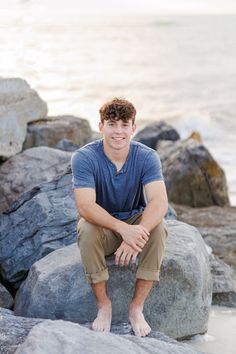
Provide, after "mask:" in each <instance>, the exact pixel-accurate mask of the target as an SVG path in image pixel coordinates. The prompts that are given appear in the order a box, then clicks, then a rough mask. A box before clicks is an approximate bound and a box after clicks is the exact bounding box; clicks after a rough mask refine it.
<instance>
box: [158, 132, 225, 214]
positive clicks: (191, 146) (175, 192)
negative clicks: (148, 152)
mask: <svg viewBox="0 0 236 354" xmlns="http://www.w3.org/2000/svg"><path fill="white" fill-rule="evenodd" d="M157 150H158V153H159V155H160V158H161V161H162V167H163V174H164V177H165V183H166V188H167V193H168V197H169V200H170V201H171V202H174V203H176V204H184V205H189V206H193V207H204V206H210V205H219V206H228V205H229V196H228V187H227V182H226V178H225V174H224V171H223V170H222V168H221V167H220V166H219V165H218V163H217V162H216V161H215V160H214V158H213V157H212V155H211V154H210V153H209V151H208V150H207V149H206V148H205V147H204V146H203V145H202V144H201V143H199V142H198V141H196V140H195V139H186V140H182V141H180V140H178V141H175V142H172V141H159V143H158V149H157Z"/></svg>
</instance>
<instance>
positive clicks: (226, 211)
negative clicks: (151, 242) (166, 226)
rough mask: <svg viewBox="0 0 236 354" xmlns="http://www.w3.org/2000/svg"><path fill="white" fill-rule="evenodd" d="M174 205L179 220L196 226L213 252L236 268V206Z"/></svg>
mask: <svg viewBox="0 0 236 354" xmlns="http://www.w3.org/2000/svg"><path fill="white" fill-rule="evenodd" d="M173 206H174V209H175V211H176V212H177V218H178V220H181V221H184V222H186V223H188V224H191V225H193V226H195V227H196V228H197V229H198V230H199V231H200V233H201V235H202V236H203V238H204V240H205V242H206V243H207V244H208V245H209V246H210V247H211V248H212V251H213V253H214V254H215V255H217V256H218V257H219V258H221V259H222V260H224V262H225V263H227V264H229V265H231V266H233V267H234V268H235V269H236V207H222V208H221V207H217V206H211V207H205V208H190V207H188V206H183V205H177V204H174V205H173Z"/></svg>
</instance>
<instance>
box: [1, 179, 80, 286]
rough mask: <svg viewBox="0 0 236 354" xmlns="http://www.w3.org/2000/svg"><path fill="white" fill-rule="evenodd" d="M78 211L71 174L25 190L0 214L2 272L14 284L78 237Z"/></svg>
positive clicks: (16, 284)
mask: <svg viewBox="0 0 236 354" xmlns="http://www.w3.org/2000/svg"><path fill="white" fill-rule="evenodd" d="M76 221H77V212H76V206H75V200H74V197H73V194H72V186H71V174H69V173H65V174H63V175H61V176H60V177H58V178H56V179H54V180H53V181H50V182H47V183H43V184H41V185H40V186H37V187H35V188H33V189H32V190H31V191H29V192H26V193H24V194H23V195H22V196H21V197H20V198H19V199H18V200H17V202H15V203H14V204H13V205H12V206H11V208H10V209H9V210H8V211H7V212H5V213H3V214H0V264H1V266H0V272H1V275H2V277H3V278H4V279H5V280H7V281H8V282H10V283H11V284H12V285H13V286H14V287H18V286H19V284H20V282H21V281H22V280H23V279H24V278H25V277H26V275H27V272H28V270H29V269H30V267H31V265H32V264H33V263H34V262H36V261H37V260H39V259H41V258H42V257H44V256H45V255H47V254H48V253H50V252H52V251H54V250H56V249H57V248H60V247H62V246H65V245H69V244H71V243H73V242H74V241H75V239H76V235H77V233H76Z"/></svg>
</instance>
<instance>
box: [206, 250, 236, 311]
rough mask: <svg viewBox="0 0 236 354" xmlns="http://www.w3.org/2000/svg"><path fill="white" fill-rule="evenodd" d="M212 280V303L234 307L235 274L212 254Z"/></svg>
mask: <svg viewBox="0 0 236 354" xmlns="http://www.w3.org/2000/svg"><path fill="white" fill-rule="evenodd" d="M210 264H211V274H212V280H213V296H212V304H213V305H219V306H227V307H236V274H235V272H234V271H233V269H232V268H231V267H230V266H229V265H227V264H226V263H224V262H223V261H222V260H220V259H217V258H216V257H214V256H212V257H211V259H210Z"/></svg>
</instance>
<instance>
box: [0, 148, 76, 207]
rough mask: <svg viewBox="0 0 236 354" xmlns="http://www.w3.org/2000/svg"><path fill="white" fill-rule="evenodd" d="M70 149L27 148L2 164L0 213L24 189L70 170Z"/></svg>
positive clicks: (26, 189)
mask: <svg viewBox="0 0 236 354" xmlns="http://www.w3.org/2000/svg"><path fill="white" fill-rule="evenodd" d="M70 159H71V153H69V152H65V151H60V150H57V149H52V148H49V147H46V146H40V147H37V148H32V149H28V150H26V151H24V152H22V153H20V154H17V155H16V156H13V157H11V158H10V159H8V160H7V161H6V162H5V163H3V164H2V165H1V166H0V179H1V184H0V213H1V212H3V211H5V210H7V209H8V208H9V207H10V205H11V204H12V203H13V202H14V201H15V200H17V199H18V198H19V196H20V195H21V194H22V193H23V192H27V191H29V190H31V189H32V188H33V187H35V186H37V185H38V184H40V183H43V182H48V181H51V180H52V179H53V178H55V177H57V176H59V175H60V174H62V173H63V172H65V171H66V170H67V167H68V165H69V162H70Z"/></svg>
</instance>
